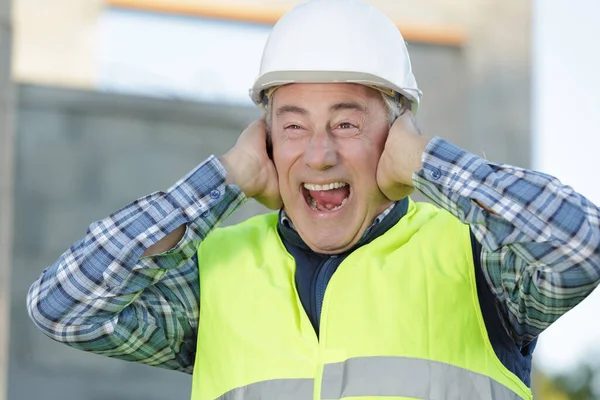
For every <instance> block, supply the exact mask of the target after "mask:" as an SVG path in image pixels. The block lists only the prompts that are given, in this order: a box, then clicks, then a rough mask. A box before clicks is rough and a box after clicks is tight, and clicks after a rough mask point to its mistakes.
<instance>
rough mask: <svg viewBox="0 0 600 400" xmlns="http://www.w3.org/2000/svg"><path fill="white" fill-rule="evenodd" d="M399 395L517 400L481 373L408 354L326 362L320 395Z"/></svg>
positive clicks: (325, 396) (452, 398) (504, 388)
mask: <svg viewBox="0 0 600 400" xmlns="http://www.w3.org/2000/svg"><path fill="white" fill-rule="evenodd" d="M352 396H403V397H416V398H419V399H445V400H463V399H478V400H519V399H521V397H519V396H518V395H517V394H516V393H515V392H513V391H512V390H510V389H509V388H507V387H506V386H504V385H502V384H501V383H499V382H497V381H495V380H493V379H492V378H489V377H487V376H485V375H482V374H478V373H476V372H472V371H469V370H466V369H464V368H460V367H456V366H454V365H451V364H446V363H442V362H438V361H430V360H424V359H421V358H409V357H360V358H351V359H349V360H347V361H344V362H340V363H335V364H326V365H325V370H324V372H323V383H322V387H321V398H322V399H323V400H324V399H328V400H329V399H341V398H344V397H352Z"/></svg>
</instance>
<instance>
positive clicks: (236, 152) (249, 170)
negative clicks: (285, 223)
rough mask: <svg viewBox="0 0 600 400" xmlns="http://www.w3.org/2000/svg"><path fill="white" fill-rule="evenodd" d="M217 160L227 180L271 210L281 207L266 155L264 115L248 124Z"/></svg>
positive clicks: (276, 180) (272, 166)
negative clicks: (231, 146)
mask: <svg viewBox="0 0 600 400" xmlns="http://www.w3.org/2000/svg"><path fill="white" fill-rule="evenodd" d="M219 160H220V161H221V163H222V164H223V166H224V167H225V169H226V170H227V183H228V184H234V185H237V186H239V188H240V189H242V191H243V192H244V193H245V194H246V196H247V197H250V198H254V199H256V200H257V201H258V202H260V203H262V204H263V205H265V206H266V207H268V208H270V209H272V210H277V209H279V208H281V207H282V205H283V202H282V200H281V195H280V194H279V183H278V177H277V171H276V170H275V165H274V164H273V161H272V160H271V159H270V158H269V156H268V155H267V133H266V124H265V121H264V118H261V119H258V120H256V121H254V122H252V123H251V124H250V125H248V127H247V128H246V129H245V130H244V131H243V132H242V134H241V135H240V137H239V138H238V140H237V143H236V144H235V146H234V147H233V148H232V149H231V150H229V151H228V152H227V153H226V154H225V155H224V156H222V157H220V158H219Z"/></svg>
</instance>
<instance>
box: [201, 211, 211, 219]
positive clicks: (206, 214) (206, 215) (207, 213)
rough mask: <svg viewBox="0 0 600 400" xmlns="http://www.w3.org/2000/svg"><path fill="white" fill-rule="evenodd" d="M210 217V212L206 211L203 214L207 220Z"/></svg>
mask: <svg viewBox="0 0 600 400" xmlns="http://www.w3.org/2000/svg"><path fill="white" fill-rule="evenodd" d="M209 215H210V210H206V211H204V212H203V213H202V217H204V218H206V217H208V216H209Z"/></svg>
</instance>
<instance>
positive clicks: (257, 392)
mask: <svg viewBox="0 0 600 400" xmlns="http://www.w3.org/2000/svg"><path fill="white" fill-rule="evenodd" d="M313 391H314V379H273V380H270V381H263V382H256V383H252V384H250V385H246V386H242V387H239V388H235V389H233V390H230V391H229V392H227V393H225V394H224V395H223V396H220V397H219V398H218V399H217V400H260V399H278V400H279V399H281V400H307V399H308V400H310V399H312V398H313Z"/></svg>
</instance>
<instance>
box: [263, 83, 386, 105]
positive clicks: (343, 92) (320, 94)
mask: <svg viewBox="0 0 600 400" xmlns="http://www.w3.org/2000/svg"><path fill="white" fill-rule="evenodd" d="M384 90H385V89H379V88H377V87H372V86H365V85H361V84H358V83H345V82H336V83H291V84H287V85H282V86H277V87H273V88H271V89H270V90H269V91H268V92H267V93H266V97H267V99H268V102H269V103H271V104H273V102H275V101H276V99H277V98H279V100H280V101H281V100H286V101H289V100H291V99H295V98H297V99H300V98H301V99H302V100H305V101H306V100H308V101H323V100H326V99H328V98H330V99H333V98H336V97H348V98H353V97H355V98H356V99H364V100H368V99H371V98H373V99H374V98H378V97H380V96H381V95H380V93H384V94H387V93H385V92H384Z"/></svg>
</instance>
